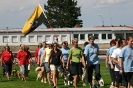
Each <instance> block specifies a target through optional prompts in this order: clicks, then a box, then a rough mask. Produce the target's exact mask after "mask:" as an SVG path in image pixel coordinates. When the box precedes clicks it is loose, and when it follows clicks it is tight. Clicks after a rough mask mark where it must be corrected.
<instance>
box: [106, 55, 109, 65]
mask: <svg viewBox="0 0 133 88" xmlns="http://www.w3.org/2000/svg"><path fill="white" fill-rule="evenodd" d="M108 62H109V55H106V60H105V65H106V68H107V67H108Z"/></svg>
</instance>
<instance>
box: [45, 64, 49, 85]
mask: <svg viewBox="0 0 133 88" xmlns="http://www.w3.org/2000/svg"><path fill="white" fill-rule="evenodd" d="M44 65H45V71H46V73H47V80H48V83H49V86H51V81H50V78H51V72H50V71H51V70H50V68H49V67H48V63H47V62H45V64H44Z"/></svg>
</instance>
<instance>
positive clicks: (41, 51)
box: [37, 41, 47, 83]
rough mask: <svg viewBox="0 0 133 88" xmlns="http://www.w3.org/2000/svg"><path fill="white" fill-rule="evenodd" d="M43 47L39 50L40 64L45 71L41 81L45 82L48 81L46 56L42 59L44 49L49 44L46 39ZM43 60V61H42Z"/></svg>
mask: <svg viewBox="0 0 133 88" xmlns="http://www.w3.org/2000/svg"><path fill="white" fill-rule="evenodd" d="M42 45H43V47H42V48H40V50H39V52H38V61H37V62H38V65H39V66H40V67H41V69H42V72H43V73H44V74H43V77H42V79H41V82H44V83H46V70H45V68H44V60H45V57H44V59H43V61H42V56H43V54H44V50H45V49H46V48H47V44H46V41H44V42H43V44H42ZM42 62H43V63H42Z"/></svg>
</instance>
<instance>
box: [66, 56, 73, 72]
mask: <svg viewBox="0 0 133 88" xmlns="http://www.w3.org/2000/svg"><path fill="white" fill-rule="evenodd" d="M71 57H72V56H71V54H69V55H68V60H67V65H66V68H67V69H68V66H69V64H70V59H71Z"/></svg>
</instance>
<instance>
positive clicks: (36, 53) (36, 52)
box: [34, 48, 40, 62]
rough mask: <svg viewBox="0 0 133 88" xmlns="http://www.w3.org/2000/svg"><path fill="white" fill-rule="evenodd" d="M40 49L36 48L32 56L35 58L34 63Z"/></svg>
mask: <svg viewBox="0 0 133 88" xmlns="http://www.w3.org/2000/svg"><path fill="white" fill-rule="evenodd" d="M39 50H40V48H36V50H35V53H34V56H35V57H36V60H35V61H36V62H38V52H39Z"/></svg>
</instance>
